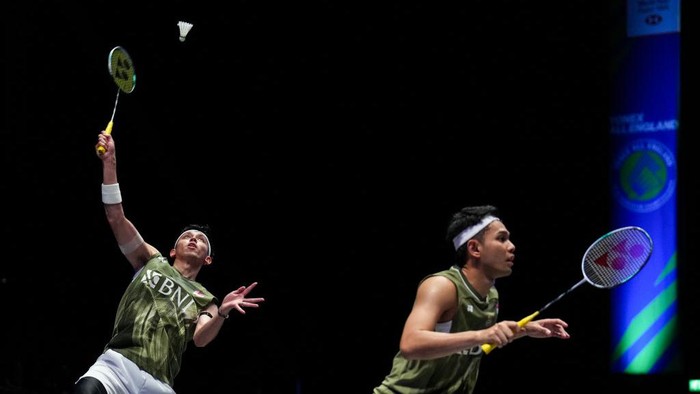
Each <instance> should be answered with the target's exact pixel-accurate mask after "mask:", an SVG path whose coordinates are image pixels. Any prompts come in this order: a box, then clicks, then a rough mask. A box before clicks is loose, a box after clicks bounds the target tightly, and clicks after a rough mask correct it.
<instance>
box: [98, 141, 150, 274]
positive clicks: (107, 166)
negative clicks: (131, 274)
mask: <svg viewBox="0 0 700 394" xmlns="http://www.w3.org/2000/svg"><path fill="white" fill-rule="evenodd" d="M99 147H102V148H103V149H104V153H100V152H99V150H98V151H97V152H98V153H97V156H98V157H99V158H100V159H101V160H102V202H103V203H104V208H105V214H106V216H107V222H108V223H109V226H110V227H111V229H112V233H114V237H115V238H116V240H117V244H119V249H120V250H121V251H122V253H123V254H124V256H126V258H127V260H129V263H131V266H132V267H134V270H138V269H140V268H141V267H143V266H144V264H146V262H147V261H148V259H149V258H150V257H151V256H153V255H154V254H155V253H157V252H158V251H157V250H156V249H155V248H154V247H153V246H151V245H149V244H148V243H146V242H144V240H143V238H141V235H140V234H139V232H138V230H136V227H135V226H134V225H133V223H131V221H129V219H127V218H126V215H125V214H124V208H123V206H122V196H121V191H120V190H119V182H118V181H117V156H116V150H115V144H114V138H113V137H112V136H111V135H110V134H106V133H105V132H104V131H103V132H101V133H100V135H99V136H98V137H97V145H96V146H95V148H96V149H97V148H99Z"/></svg>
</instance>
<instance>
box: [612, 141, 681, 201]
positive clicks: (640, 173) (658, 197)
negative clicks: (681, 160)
mask: <svg viewBox="0 0 700 394" xmlns="http://www.w3.org/2000/svg"><path fill="white" fill-rule="evenodd" d="M613 170H614V173H613V177H612V178H613V179H612V182H613V188H612V189H613V195H614V198H615V200H616V201H617V202H619V203H620V205H622V206H624V207H625V208H627V209H629V210H631V211H634V212H651V211H654V210H657V209H659V208H660V207H661V206H663V205H664V204H665V203H666V202H667V201H668V200H669V199H670V198H671V197H672V196H673V194H674V193H675V190H676V158H675V157H674V155H673V153H672V152H671V151H670V150H669V149H668V148H667V147H666V145H664V144H662V143H661V142H659V141H657V140H653V139H642V140H635V141H632V142H630V143H629V144H628V145H627V146H625V147H624V148H623V149H622V150H621V151H620V153H619V154H618V155H617V157H616V159H615V165H614V168H613Z"/></svg>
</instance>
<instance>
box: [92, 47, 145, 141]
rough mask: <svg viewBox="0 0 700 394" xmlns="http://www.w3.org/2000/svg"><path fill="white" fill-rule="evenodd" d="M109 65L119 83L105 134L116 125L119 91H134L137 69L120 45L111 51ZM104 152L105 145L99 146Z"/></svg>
mask: <svg viewBox="0 0 700 394" xmlns="http://www.w3.org/2000/svg"><path fill="white" fill-rule="evenodd" d="M107 67H108V68H109V74H110V75H111V76H112V79H113V80H114V83H115V84H117V98H116V99H114V109H113V110H112V118H111V119H110V120H109V123H107V127H106V128H105V134H111V133H112V127H113V126H114V114H116V113H117V104H118V103H119V93H120V92H124V93H127V94H128V93H131V92H133V91H134V88H135V87H136V70H134V62H132V61H131V56H129V53H128V52H127V51H126V49H124V48H123V47H120V46H116V47H114V48H112V50H111V51H109V56H108V57H107ZM104 152H105V149H104V147H102V146H100V147H98V148H97V153H99V154H103V153H104Z"/></svg>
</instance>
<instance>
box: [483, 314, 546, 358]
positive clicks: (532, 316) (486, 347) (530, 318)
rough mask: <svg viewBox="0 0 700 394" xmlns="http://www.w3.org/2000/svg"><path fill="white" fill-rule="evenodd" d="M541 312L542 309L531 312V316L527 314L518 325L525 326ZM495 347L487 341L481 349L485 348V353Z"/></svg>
mask: <svg viewBox="0 0 700 394" xmlns="http://www.w3.org/2000/svg"><path fill="white" fill-rule="evenodd" d="M539 314H540V311H537V312H535V313H533V314H531V315H530V316H527V317H524V318H522V319H520V321H519V322H518V327H523V326H524V325H526V324H527V323H529V322H530V321H531V320H532V319H534V318H535V316H537V315H539ZM495 348H496V347H495V346H494V345H492V344H490V343H485V344H483V345H481V350H483V351H484V353H486V354H489V353H491V351H492V350H493V349H495Z"/></svg>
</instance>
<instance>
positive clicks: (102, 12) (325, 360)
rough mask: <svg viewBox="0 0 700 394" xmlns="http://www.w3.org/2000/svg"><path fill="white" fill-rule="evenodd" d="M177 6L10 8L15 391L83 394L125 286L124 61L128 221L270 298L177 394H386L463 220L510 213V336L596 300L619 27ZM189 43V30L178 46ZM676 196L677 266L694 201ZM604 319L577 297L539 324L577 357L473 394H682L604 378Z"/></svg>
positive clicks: (575, 15) (573, 8) (402, 9)
mask: <svg viewBox="0 0 700 394" xmlns="http://www.w3.org/2000/svg"><path fill="white" fill-rule="evenodd" d="M171 3H172V4H169V5H167V6H165V5H161V6H156V5H144V4H139V3H136V2H128V1H127V2H126V3H124V2H122V3H119V4H114V3H111V2H101V1H98V2H91V3H90V4H88V5H75V4H73V5H66V4H59V3H55V2H33V3H28V4H27V3H22V4H19V3H13V4H10V5H6V8H7V15H9V16H8V17H6V18H5V19H6V21H5V44H6V45H5V56H4V61H3V64H4V72H5V89H4V90H5V112H6V114H7V117H6V122H5V129H4V131H3V133H2V144H1V145H0V146H2V151H3V155H2V159H3V162H4V163H5V166H3V167H4V169H5V181H4V182H3V186H2V189H3V193H2V194H3V196H4V201H5V202H4V206H5V207H6V209H5V218H4V224H3V239H4V241H5V242H4V244H5V250H6V251H9V253H7V252H6V253H5V259H6V261H5V262H4V263H3V264H2V268H1V270H2V271H0V274H1V279H2V282H1V286H0V289H2V302H3V303H4V305H3V308H2V309H3V311H5V318H4V319H3V329H6V330H8V331H7V334H6V335H5V336H4V338H6V339H5V340H3V342H2V345H1V346H2V348H0V361H1V364H0V367H1V368H0V376H1V377H2V378H1V379H0V390H4V391H6V392H17V393H44V392H67V390H69V389H70V385H71V384H72V382H73V381H74V380H75V379H76V378H77V377H78V376H79V375H80V374H81V373H83V372H84V371H85V370H86V369H87V368H88V367H89V365H90V364H91V363H92V362H93V361H94V359H95V358H96V357H97V356H98V355H99V353H100V352H101V350H102V347H103V346H104V343H105V342H106V340H107V339H108V337H109V334H110V332H111V326H112V319H113V317H114V312H115V310H116V305H117V303H118V300H119V297H120V295H121V292H122V290H123V289H124V287H125V286H126V284H127V283H128V281H129V279H130V274H131V273H130V269H129V266H128V264H127V263H126V261H125V260H124V259H123V257H122V256H121V255H120V253H119V250H118V248H117V247H116V244H115V242H114V240H113V238H112V235H111V233H110V231H109V228H108V226H107V224H106V222H105V220H104V215H103V211H102V205H101V202H100V192H99V184H100V180H101V165H100V162H99V160H98V159H97V158H96V157H95V153H94V143H95V141H96V136H97V133H98V132H99V131H100V130H102V129H103V128H104V127H105V126H106V124H107V122H108V121H109V118H110V116H111V114H112V109H113V104H114V96H115V93H116V87H115V86H114V84H113V82H112V80H111V78H110V77H109V74H108V71H107V64H106V63H107V54H108V52H109V50H110V49H111V48H112V47H114V46H116V45H122V46H124V47H125V48H126V49H127V50H128V51H129V52H130V54H131V56H132V58H133V60H134V63H135V67H136V71H137V84H136V88H135V90H134V92H133V93H131V94H130V95H124V94H122V95H121V97H120V102H119V106H118V108H117V112H116V116H115V125H114V132H113V133H114V136H115V138H116V142H117V149H118V157H119V175H120V183H121V188H122V194H123V196H124V200H125V209H126V211H127V215H128V216H129V217H130V218H131V220H132V221H133V222H134V223H135V224H136V225H137V227H138V228H139V229H140V231H141V233H142V235H143V236H144V238H146V239H147V240H148V241H149V242H150V243H152V244H154V245H156V246H157V247H159V248H160V249H162V250H167V249H168V248H169V247H170V246H171V243H172V242H173V241H174V239H175V238H176V237H177V235H178V230H179V229H180V228H181V227H182V226H183V225H184V224H187V223H190V222H207V223H209V224H211V225H212V226H213V228H214V231H215V233H214V237H213V240H212V242H213V247H214V249H215V251H216V253H217V256H216V260H215V263H214V264H213V265H212V266H211V267H207V268H205V269H204V270H203V271H202V272H201V273H200V276H199V277H198V279H199V280H200V281H201V282H202V283H204V284H205V285H206V286H207V287H208V288H209V289H210V290H212V292H214V293H215V294H217V295H220V296H223V295H224V294H225V293H226V292H228V291H230V290H232V289H234V288H236V287H238V286H239V285H242V284H248V283H250V282H252V281H258V282H259V283H260V284H259V286H258V288H257V289H256V290H255V293H256V295H258V296H264V297H266V299H267V301H266V302H265V303H264V304H263V305H262V307H261V308H260V309H259V310H254V311H250V312H249V313H248V314H247V315H246V316H245V317H239V316H236V317H234V318H232V319H231V321H230V322H227V324H226V326H225V327H224V329H223V331H222V333H221V334H220V336H219V337H218V338H217V339H216V340H215V342H214V343H213V344H212V345H210V346H208V347H206V348H201V349H200V348H195V347H193V346H191V347H190V349H189V350H188V351H187V353H186V357H185V360H184V366H183V370H182V373H181V374H180V376H179V377H178V380H177V383H176V389H177V390H178V392H180V393H201V392H236V393H280V394H284V393H305V394H306V393H327V392H334V393H367V392H370V390H371V389H372V387H374V386H375V385H377V384H378V383H379V382H380V381H381V379H382V378H383V376H384V375H385V374H386V373H388V372H389V368H390V363H391V358H392V356H393V355H394V353H395V352H396V350H397V347H398V340H399V336H400V332H401V327H402V324H403V320H404V318H405V317H406V314H407V313H408V311H409V309H410V307H411V303H412V300H413V296H414V291H415V288H416V284H417V282H418V281H419V280H420V278H422V276H423V275H425V274H427V273H429V272H433V271H436V270H439V269H442V268H444V267H446V266H447V265H448V264H449V259H450V250H449V245H448V243H447V242H446V241H445V240H444V232H445V229H446V225H447V221H448V219H449V216H450V215H451V214H452V213H453V212H454V211H456V210H457V209H459V208H461V207H462V206H465V205H471V204H482V203H491V204H495V205H497V206H499V207H500V208H501V210H502V217H503V219H504V221H505V222H506V225H507V226H508V227H509V229H510V230H511V232H512V237H513V241H514V242H515V244H516V246H517V248H518V250H517V255H518V258H517V260H516V265H515V270H514V273H513V275H512V276H511V277H508V278H504V279H502V280H500V281H499V283H498V287H499V290H500V292H501V298H502V304H501V314H502V317H503V318H507V319H516V320H517V319H519V318H521V317H522V316H525V315H526V314H529V313H531V312H533V311H534V310H536V309H538V308H539V307H541V306H542V305H544V304H545V303H546V302H548V301H550V300H551V299H552V298H553V297H555V296H556V295H558V294H559V293H560V292H562V291H564V290H566V289H567V288H568V287H569V286H571V285H573V284H574V283H576V282H577V281H578V280H580V275H581V274H580V258H581V256H582V254H583V252H584V251H585V249H586V248H587V246H588V245H589V244H590V242H592V241H593V240H594V239H596V238H597V237H598V236H599V235H601V234H602V233H604V232H605V231H608V230H609V229H610V228H609V195H608V191H607V190H608V182H609V178H608V167H609V155H608V145H607V131H608V129H607V120H608V113H607V111H608V91H607V86H608V65H609V53H608V49H609V47H608V42H609V41H608V39H609V31H610V30H609V29H610V21H609V19H608V16H609V12H610V9H609V5H608V2H605V1H595V2H590V1H567V2H556V4H539V3H537V2H534V3H533V2H525V1H508V2H501V1H497V2H494V1H478V2H471V3H470V4H462V5H445V4H440V2H433V3H429V2H409V3H406V2H393V3H382V4H371V5H370V4H368V5H362V4H360V3H349V2H348V3H347V4H341V3H337V2H320V1H317V2H306V3H305V4H296V3H294V2H285V3H281V4H264V3H260V2H247V1H238V2H235V3H233V4H228V3H227V4H228V5H227V6H226V7H224V6H223V4H208V2H207V4H202V3H199V4H198V5H196V6H195V5H192V4H188V3H187V2H182V1H177V2H171ZM375 3H378V2H375ZM179 20H185V21H189V22H191V23H193V24H194V27H193V29H192V30H191V32H190V33H189V35H188V38H187V40H186V41H185V42H179V41H178V29H177V21H179ZM684 45H686V44H685V41H684ZM684 62H685V63H684V64H687V62H690V60H684ZM689 90H690V93H684V94H688V95H691V94H692V89H689ZM685 102H686V101H685V100H684V101H683V103H684V105H685ZM691 122H692V121H691V120H689V119H685V118H683V123H682V124H688V123H691ZM682 141H687V140H683V139H682ZM684 146H685V145H682V147H681V148H682V150H681V153H682V154H683V152H685V155H686V156H684V157H682V160H683V161H682V162H681V164H683V162H685V163H687V164H686V165H688V167H690V165H691V164H692V162H693V160H696V159H693V158H692V157H691V156H692V154H691V153H690V152H689V151H688V150H686V148H684ZM681 168H683V167H682V166H681ZM683 179H685V180H686V181H687V183H686V184H683V183H682V182H680V183H681V185H680V188H679V190H680V191H681V192H682V193H683V194H682V195H681V198H680V206H681V209H682V215H681V216H682V217H681V218H680V224H681V226H685V227H687V228H685V227H684V228H683V229H681V234H682V240H681V242H683V245H685V244H689V243H690V242H691V240H692V237H693V233H692V232H693V231H694V230H693V229H691V228H690V227H691V226H690V224H691V223H692V217H697V212H695V211H694V208H693V207H692V202H693V201H694V200H695V199H696V198H697V191H696V189H695V188H694V187H693V186H692V180H691V177H690V176H689V174H687V173H685V172H684V173H682V174H681V175H680V178H679V180H683ZM686 213H687V214H686ZM682 255H683V253H681V254H680V255H679V256H682ZM690 255H691V253H688V254H686V257H688V258H689V259H690V257H691V256H690ZM681 261H682V260H681ZM683 273H684V275H686V277H685V278H683V279H682V283H684V282H687V286H682V287H681V289H682V290H683V297H686V298H684V299H687V300H688V301H685V304H684V305H685V306H686V310H688V311H689V312H687V313H684V315H683V316H682V317H683V318H684V319H686V316H690V315H692V314H693V313H694V311H693V306H692V305H691V304H692V303H693V302H692V301H691V300H692V299H694V298H695V296H696V294H695V293H694V292H695V291H697V290H694V289H690V288H691V287H692V284H691V283H692V281H691V280H689V279H686V278H692V277H693V276H695V275H696V273H695V271H694V270H693V269H689V268H688V269H685V271H684V272H683ZM608 302H609V299H608V293H607V292H606V291H604V290H597V289H594V288H592V287H590V286H583V287H581V288H580V289H578V290H576V292H574V293H572V294H570V295H569V296H568V297H567V298H566V299H565V301H564V300H562V301H561V302H559V303H557V304H556V305H554V306H553V307H552V308H550V309H548V312H547V313H548V315H550V316H558V317H562V318H564V319H565V320H567V321H568V322H569V323H570V332H571V334H572V339H571V340H569V341H555V340H549V341H536V340H522V341H518V342H516V343H514V344H513V345H511V346H509V347H507V348H505V349H499V350H497V351H494V353H492V354H491V355H489V356H488V357H487V358H486V359H485V360H484V362H483V367H482V376H481V379H480V382H479V387H478V390H477V391H478V392H504V391H506V390H513V389H522V388H523V387H527V385H528V384H534V385H536V390H539V391H542V392H552V393H559V392H565V391H569V390H573V389H597V388H599V387H601V386H606V385H607V386H611V385H617V386H619V387H624V388H628V387H632V388H638V387H647V388H648V387H649V384H657V383H658V384H659V386H660V387H664V388H668V389H669V390H672V389H675V388H676V387H680V388H683V387H685V382H684V378H685V376H681V377H678V376H671V377H665V376H661V377H652V378H642V377H634V378H624V377H620V376H611V375H610V374H609V373H608V372H607V362H608V361H607V357H608V354H609V349H608V348H609V344H608V340H609V338H608V334H607V329H608V325H609V317H608ZM688 338H689V339H688V340H686V345H688V347H689V348H690V349H693V348H697V346H695V344H694V343H693V342H692V339H690V335H689V336H688ZM688 353H690V352H688ZM688 363H689V365H690V367H689V368H690V369H691V370H692V369H693V368H694V369H695V370H700V368H697V366H696V365H693V363H694V361H693V360H692V359H690V360H689V361H688ZM691 375H693V373H692V372H691ZM524 385H525V386H524Z"/></svg>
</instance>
